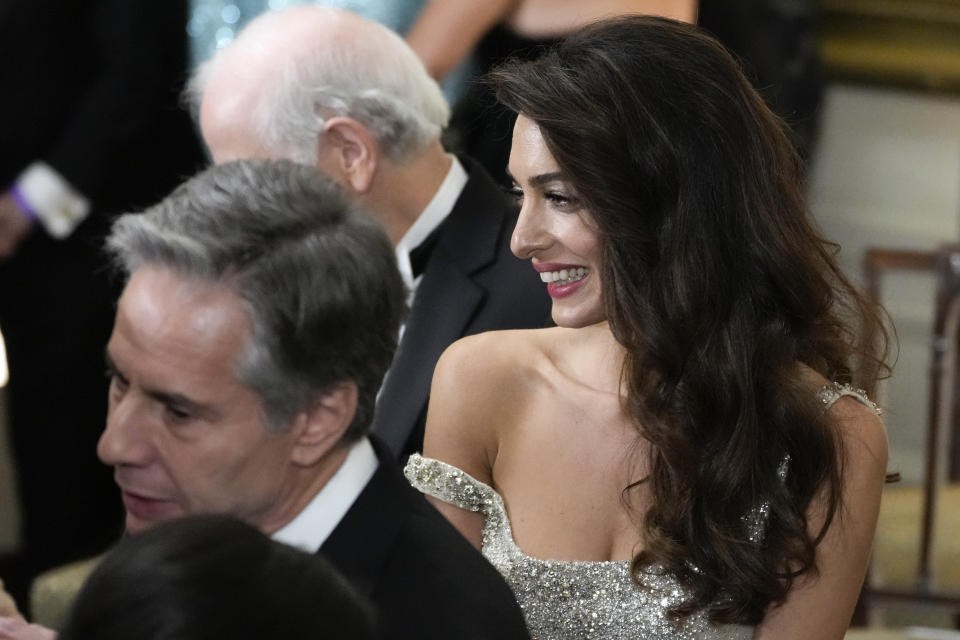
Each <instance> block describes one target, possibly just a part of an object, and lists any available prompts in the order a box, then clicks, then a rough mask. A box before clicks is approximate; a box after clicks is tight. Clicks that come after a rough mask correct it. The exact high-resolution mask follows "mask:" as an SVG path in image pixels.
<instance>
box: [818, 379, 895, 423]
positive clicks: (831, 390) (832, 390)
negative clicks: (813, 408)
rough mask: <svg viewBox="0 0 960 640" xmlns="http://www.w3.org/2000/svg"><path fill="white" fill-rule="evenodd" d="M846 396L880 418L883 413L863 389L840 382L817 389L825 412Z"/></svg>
mask: <svg viewBox="0 0 960 640" xmlns="http://www.w3.org/2000/svg"><path fill="white" fill-rule="evenodd" d="M844 396H849V397H851V398H854V399H855V400H857V401H859V402H860V404H862V405H863V406H865V407H867V408H868V409H870V410H871V411H873V412H874V413H875V414H877V415H878V416H879V415H881V414H882V413H883V410H882V409H881V408H880V407H879V406H877V403H876V402H874V401H873V400H871V399H870V397H869V396H868V395H867V392H866V391H864V390H863V389H857V388H856V387H854V386H851V385H849V384H841V383H839V382H834V383H831V384H825V385H823V386H822V387H820V388H819V389H817V398H818V399H819V400H820V403H821V404H822V405H823V408H824V411H826V410H827V409H829V408H830V407H832V406H833V405H834V403H836V401H837V400H839V399H840V398H842V397H844Z"/></svg>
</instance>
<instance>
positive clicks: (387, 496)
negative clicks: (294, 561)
mask: <svg viewBox="0 0 960 640" xmlns="http://www.w3.org/2000/svg"><path fill="white" fill-rule="evenodd" d="M371 443H372V444H373V446H374V450H375V451H376V452H377V460H378V461H379V463H380V466H379V467H377V470H376V472H375V473H374V474H373V477H372V478H370V481H369V482H368V483H367V486H366V487H364V489H363V491H362V492H361V493H360V495H359V496H358V497H357V499H356V501H355V502H354V503H353V505H352V506H351V507H350V509H349V510H348V511H347V513H346V514H345V515H344V516H343V519H342V520H340V522H339V524H337V526H336V528H335V529H334V530H333V532H331V534H330V536H329V537H328V538H327V540H326V541H325V542H324V543H323V545H322V546H321V547H320V553H322V554H324V556H326V557H327V559H328V560H330V562H331V563H332V564H333V565H334V566H335V567H336V568H337V569H338V570H339V571H340V572H341V573H342V574H343V575H344V576H345V577H346V578H347V579H348V580H349V581H350V582H351V584H353V585H354V586H355V587H356V588H357V590H358V591H360V592H361V593H362V594H363V595H364V596H366V597H370V594H371V593H372V591H373V589H374V588H375V587H376V585H377V583H378V582H379V581H380V578H381V576H382V575H383V573H384V567H385V566H386V564H387V562H388V561H389V559H390V556H391V554H392V553H393V552H394V548H395V546H396V540H397V537H398V536H399V532H400V530H401V529H402V527H403V526H404V523H406V521H407V518H409V516H410V505H409V499H408V498H407V497H405V496H404V495H403V490H404V489H406V488H407V486H406V483H405V481H403V479H402V477H401V478H400V481H399V482H398V476H399V471H398V470H397V469H396V468H395V466H394V462H393V460H392V459H389V456H387V455H385V453H384V447H383V446H382V445H381V444H379V443H378V442H377V441H376V440H375V439H374V438H371Z"/></svg>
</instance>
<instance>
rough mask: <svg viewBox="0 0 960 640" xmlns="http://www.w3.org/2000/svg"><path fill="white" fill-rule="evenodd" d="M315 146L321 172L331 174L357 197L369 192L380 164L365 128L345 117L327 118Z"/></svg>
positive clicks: (370, 135) (378, 152)
mask: <svg viewBox="0 0 960 640" xmlns="http://www.w3.org/2000/svg"><path fill="white" fill-rule="evenodd" d="M318 144H319V145H320V148H319V155H318V157H319V158H320V162H319V163H318V164H319V165H320V167H319V168H320V169H321V170H322V171H325V172H334V174H335V175H336V176H337V177H339V178H340V180H341V181H342V182H344V183H346V184H347V185H349V186H350V187H351V188H352V189H353V190H354V191H355V192H356V193H358V194H364V193H366V192H367V191H369V190H370V185H371V184H372V183H373V176H374V175H375V174H376V172H377V165H378V164H379V162H380V148H379V146H378V145H377V141H376V140H375V139H374V137H373V134H371V133H370V131H369V130H368V129H367V128H366V127H365V126H363V125H362V124H360V123H359V122H357V121H356V120H354V119H353V118H348V117H346V116H334V117H332V118H328V119H327V120H326V121H325V122H324V125H323V136H322V138H321V140H320V141H319V142H318Z"/></svg>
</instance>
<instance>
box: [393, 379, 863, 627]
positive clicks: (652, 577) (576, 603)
mask: <svg viewBox="0 0 960 640" xmlns="http://www.w3.org/2000/svg"><path fill="white" fill-rule="evenodd" d="M843 396H852V397H854V398H856V399H857V400H859V401H860V402H862V403H863V404H864V405H866V406H867V407H869V408H871V409H872V410H873V411H875V412H876V413H878V414H879V413H880V409H879V408H878V407H877V405H876V404H874V403H873V402H872V401H870V399H869V398H868V397H867V395H866V393H865V392H863V391H862V390H860V389H855V388H853V387H851V386H849V385H842V384H837V383H833V384H830V385H824V386H823V387H821V388H820V389H819V390H818V391H817V398H818V399H819V401H820V402H821V403H822V404H823V407H824V410H826V409H829V408H830V407H831V406H832V405H833V403H835V402H836V401H837V400H839V399H840V398H841V397H843ZM789 463H790V460H789V458H784V460H783V461H782V462H781V464H780V467H779V469H778V475H779V476H780V478H781V479H786V476H787V474H788V472H789ZM404 473H405V474H406V476H407V479H408V480H409V481H410V484H412V485H413V486H414V487H416V488H417V489H419V490H420V491H422V492H424V493H426V494H428V495H431V496H434V497H436V498H439V499H440V500H443V501H444V502H448V503H450V504H453V505H456V506H458V507H460V508H461V509H466V510H468V511H478V512H481V513H482V514H483V516H484V518H485V520H484V527H483V542H482V551H483V555H484V556H486V558H487V559H488V560H490V562H491V563H492V564H493V565H494V566H495V567H496V568H497V569H498V570H499V571H500V573H501V574H502V575H503V576H504V578H505V579H506V581H507V583H508V584H509V585H510V587H511V588H512V589H513V592H514V594H515V595H516V597H517V601H518V602H519V604H520V607H521V609H522V610H523V614H524V617H525V618H526V621H527V626H528V627H529V629H530V633H531V636H532V637H533V639H534V640H568V639H569V640H574V639H576V640H580V639H591V640H628V639H629V640H636V639H638V638H644V639H647V640H747V639H749V638H752V637H753V627H748V626H742V625H713V624H711V623H710V622H709V621H708V620H707V618H706V616H705V615H703V613H702V612H700V613H697V614H694V615H692V616H690V617H689V618H686V619H684V620H682V621H680V622H674V621H672V620H671V619H670V618H669V617H668V615H667V612H668V610H669V609H670V607H672V606H674V605H676V604H678V603H680V602H682V601H683V600H684V599H686V596H687V592H686V591H685V590H684V588H683V587H682V586H681V585H680V584H679V583H678V582H677V581H676V579H675V578H673V577H672V576H671V575H669V574H668V573H666V572H664V571H661V570H659V567H657V566H654V567H651V568H650V569H649V571H648V573H646V574H644V576H643V580H642V582H643V583H644V587H642V588H641V587H638V586H637V585H636V584H634V582H633V579H632V578H631V576H630V563H629V562H628V561H623V562H585V561H581V562H568V561H560V560H541V559H539V558H533V557H531V556H528V555H527V554H525V553H524V552H523V551H522V550H521V549H520V548H519V547H518V546H517V545H516V543H515V542H514V540H513V532H512V530H511V527H510V520H509V518H508V517H507V512H506V509H505V508H504V505H503V499H502V498H501V497H500V494H498V493H497V492H496V491H495V490H494V489H493V487H490V486H489V485H487V484H484V483H483V482H480V481H479V480H477V479H476V478H474V477H472V476H470V475H469V474H467V473H465V472H464V471H462V470H460V469H458V468H456V467H454V466H452V465H449V464H447V463H445V462H441V461H439V460H433V459H430V458H424V457H422V456H420V455H417V454H414V455H412V456H410V460H409V461H408V462H407V466H406V468H405V469H404ZM768 512H769V506H768V505H766V504H762V505H758V506H757V507H756V508H755V509H753V510H751V512H750V513H748V514H746V515H745V516H744V518H743V521H744V524H745V526H746V527H747V533H748V536H749V539H750V540H751V541H752V542H754V543H757V544H759V543H761V542H762V540H763V529H764V524H765V522H766V518H767V515H768Z"/></svg>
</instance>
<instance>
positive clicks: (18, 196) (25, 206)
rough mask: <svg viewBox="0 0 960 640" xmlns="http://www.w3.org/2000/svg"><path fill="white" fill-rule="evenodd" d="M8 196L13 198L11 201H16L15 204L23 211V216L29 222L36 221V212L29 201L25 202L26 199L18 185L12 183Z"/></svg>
mask: <svg viewBox="0 0 960 640" xmlns="http://www.w3.org/2000/svg"><path fill="white" fill-rule="evenodd" d="M10 196H11V197H12V198H13V201H14V202H16V203H17V206H18V207H20V211H21V212H23V217H24V218H26V219H27V220H29V221H30V222H31V223H33V222H36V221H37V212H36V211H35V210H34V208H33V207H31V206H30V203H29V202H27V199H26V198H24V197H23V193H21V192H20V186H19V185H16V184H15V185H13V186H12V187H10Z"/></svg>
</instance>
